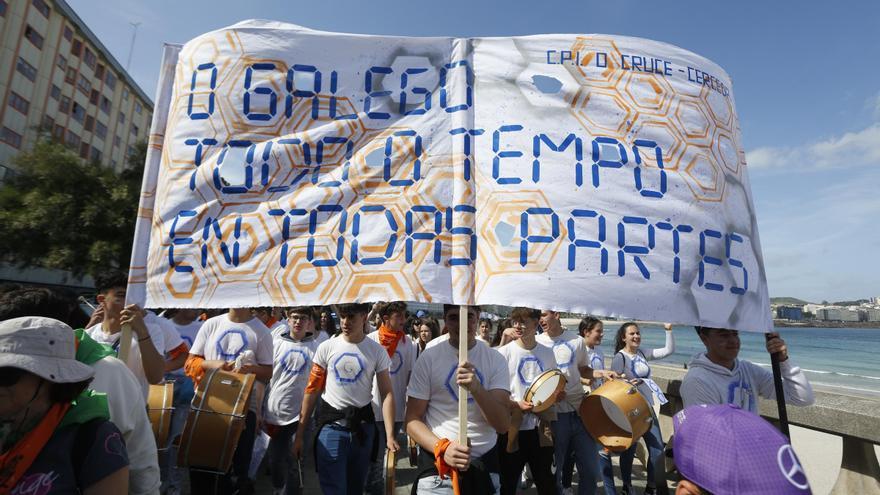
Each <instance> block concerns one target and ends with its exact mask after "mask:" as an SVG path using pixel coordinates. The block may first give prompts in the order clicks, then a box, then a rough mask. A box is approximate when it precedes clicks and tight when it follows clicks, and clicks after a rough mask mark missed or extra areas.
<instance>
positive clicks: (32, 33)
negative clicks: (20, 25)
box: [24, 24, 43, 50]
mask: <svg viewBox="0 0 880 495" xmlns="http://www.w3.org/2000/svg"><path fill="white" fill-rule="evenodd" d="M24 37H25V38H27V40H28V41H30V42H31V43H33V44H34V46H35V47H37V48H39V49H40V50H42V49H43V37H42V36H40V33H38V32H37V30H36V29H34V28H33V27H31V25H30V24H28V26H27V27H26V28H24Z"/></svg>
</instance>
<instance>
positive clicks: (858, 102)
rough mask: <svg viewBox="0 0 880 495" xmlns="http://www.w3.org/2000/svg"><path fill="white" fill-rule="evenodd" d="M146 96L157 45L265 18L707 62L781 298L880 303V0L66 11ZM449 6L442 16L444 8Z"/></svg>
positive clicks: (199, 4)
mask: <svg viewBox="0 0 880 495" xmlns="http://www.w3.org/2000/svg"><path fill="white" fill-rule="evenodd" d="M68 3H70V4H71V6H72V7H73V8H74V9H75V10H76V12H77V13H78V14H79V15H80V17H82V19H83V20H84V21H85V22H86V23H87V24H88V25H89V26H90V27H91V29H92V30H93V31H94V32H95V33H96V34H97V35H98V37H99V38H100V39H101V40H102V41H103V42H104V44H105V45H106V46H108V47H110V50H111V51H112V52H113V54H114V55H115V56H116V58H117V59H118V60H119V61H120V62H121V63H123V64H124V63H125V61H126V59H127V57H128V47H129V44H130V39H131V32H132V28H131V26H130V25H129V22H140V23H141V24H140V27H139V28H138V33H137V41H136V44H135V47H134V52H133V56H132V63H131V73H132V75H133V76H134V78H135V79H136V80H137V82H138V83H139V84H140V85H141V87H142V88H143V89H144V90H145V91H146V92H147V94H148V95H150V96H152V95H153V93H154V92H155V86H156V80H157V78H158V74H159V62H160V58H161V46H162V43H163V42H177V43H183V42H186V41H187V40H189V39H191V38H193V37H195V36H198V35H199V34H201V33H204V32H207V31H211V30H214V29H217V28H220V27H223V26H227V25H229V24H233V23H235V22H238V21H241V20H244V19H250V18H263V19H273V20H279V21H286V22H293V23H296V24H300V25H303V26H307V27H310V28H313V29H320V30H328V31H343V32H355V33H365V34H388V35H404V36H509V35H526V34H541V33H578V34H588V33H602V34H620V35H628V36H638V37H643V38H650V39H654V40H658V41H664V42H668V43H672V44H675V45H678V46H681V47H683V48H685V49H688V50H691V51H693V52H696V53H699V54H700V55H703V56H705V57H707V58H709V59H711V60H712V61H714V62H716V63H717V64H719V65H720V66H721V67H723V68H724V69H725V70H726V71H727V73H728V74H730V76H731V77H732V79H733V90H734V94H735V96H736V101H737V112H738V114H739V118H740V126H741V128H742V131H743V140H744V146H745V149H746V152H747V157H748V164H749V174H750V177H751V182H752V192H753V194H754V199H755V208H756V211H757V216H758V220H759V228H760V234H761V241H762V244H763V250H764V257H765V267H766V270H767V277H768V284H769V287H770V294H771V296H793V297H800V298H802V299H806V300H810V301H817V302H818V301H821V300H823V299H824V300H829V301H832V300H842V299H854V298H863V297H873V296H880V254H878V253H880V194H878V192H880V189H878V188H880V2H876V1H867V0H836V1H834V2H828V1H814V0H806V1H798V2H795V1H778V2H768V1H744V0H741V1H736V2H711V1H710V2H705V1H704V2H695V1H680V0H676V1H668V2H648V1H635V0H618V1H605V2H598V1H592V0H570V1H568V2H560V1H552V0H547V1H540V2H538V1H535V2H523V1H507V2H500V1H489V0H448V1H444V2H442V3H441V2H433V3H428V2H420V1H408V2H405V1H399V0H382V1H377V0H373V1H370V2H366V1H357V0H342V1H338V0H337V1H332V2H316V3H315V5H307V4H306V3H305V2H297V1H288V2H282V1H275V2H268V1H250V2H222V1H174V2H172V1H168V0H153V1H150V2H141V1H137V0H118V1H117V2H114V3H113V4H112V7H111V4H108V3H107V2H103V1H97V0H68ZM439 5H443V7H442V8H441V7H438V6H439Z"/></svg>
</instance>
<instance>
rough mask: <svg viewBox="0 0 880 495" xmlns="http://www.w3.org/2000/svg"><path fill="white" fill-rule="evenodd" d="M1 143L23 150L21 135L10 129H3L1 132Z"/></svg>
mask: <svg viewBox="0 0 880 495" xmlns="http://www.w3.org/2000/svg"><path fill="white" fill-rule="evenodd" d="M0 141H3V142H4V143H6V144H8V145H9V146H12V147H13V148H16V149H18V148H21V134H19V133H17V132H15V131H13V130H12V129H10V128H8V127H5V126H4V127H3V132H0Z"/></svg>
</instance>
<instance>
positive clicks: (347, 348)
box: [315, 335, 391, 420]
mask: <svg viewBox="0 0 880 495" xmlns="http://www.w3.org/2000/svg"><path fill="white" fill-rule="evenodd" d="M315 364H317V365H318V366H320V367H322V368H324V369H325V370H327V384H326V387H325V388H324V395H323V398H324V402H326V403H327V404H330V405H331V406H333V407H334V408H336V409H343V408H346V407H350V406H353V407H364V406H366V405H367V404H369V403H370V402H371V401H372V400H373V377H375V375H376V373H378V372H380V371H385V370H387V369H388V368H390V367H391V360H390V359H388V352H387V351H386V350H385V348H384V347H382V346H381V345H379V344H378V343H376V341H374V340H372V339H368V338H366V337H364V339H363V340H361V341H360V342H358V343H357V344H352V343H350V342H346V341H345V339H344V338H343V337H342V336H341V335H339V336H337V337H333V338H331V339H328V340H325V341H324V342H322V343H321V344H319V345H318V350H317V351H316V352H315ZM380 417H381V415H380ZM376 420H379V418H376Z"/></svg>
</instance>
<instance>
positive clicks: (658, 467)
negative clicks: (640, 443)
mask: <svg viewBox="0 0 880 495" xmlns="http://www.w3.org/2000/svg"><path fill="white" fill-rule="evenodd" d="M642 438H643V439H645V445H646V446H647V447H648V465H647V466H646V467H645V469H646V471H648V483H647V486H649V487H655V486H657V484H658V483H656V481H657V480H655V476H656V474H660V475H661V477H662V480H660V482H661V483H662V484H664V485H665V483H666V477H665V470H666V459H665V458H664V455H663V437H662V436H661V435H660V425H659V423H658V421H657V418H656V417H655V418H654V421H653V422H652V423H651V429H650V430H648V431H647V433H645V435H644V436H643V437H642ZM635 456H636V443H635V442H634V443H633V445H632V447H630V448H628V449H626V450H625V451H624V452H623V453H622V454H620V477H621V478H622V481H623V485H624V486H625V487H629V488H630V489H632V464H633V458H634V457H635ZM602 478H603V479H604V483H605V493H606V494H613V493H614V471H612V469H611V459H610V458H609V457H603V459H602Z"/></svg>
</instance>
